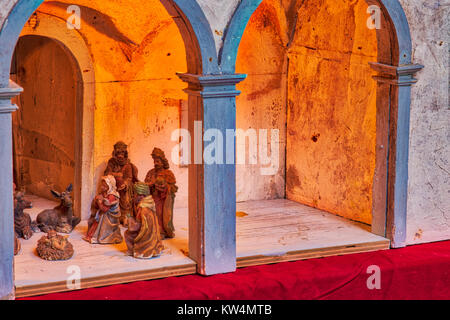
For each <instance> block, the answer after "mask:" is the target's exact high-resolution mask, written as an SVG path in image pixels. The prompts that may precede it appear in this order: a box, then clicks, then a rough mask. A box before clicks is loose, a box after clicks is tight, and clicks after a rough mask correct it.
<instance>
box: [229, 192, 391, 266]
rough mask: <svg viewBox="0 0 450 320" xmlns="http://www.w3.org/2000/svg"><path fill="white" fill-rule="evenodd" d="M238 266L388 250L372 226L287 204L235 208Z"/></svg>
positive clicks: (249, 204)
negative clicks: (374, 232)
mask: <svg viewBox="0 0 450 320" xmlns="http://www.w3.org/2000/svg"><path fill="white" fill-rule="evenodd" d="M237 210H238V211H240V212H245V213H246V214H248V215H247V216H244V217H237V224H236V226H237V239H236V249H237V265H238V267H245V266H250V265H259V264H269V263H275V262H283V261H295V260H302V259H311V258H318V257H326V256H332V255H341V254H349V253H356V252H368V251H374V250H385V249H389V240H388V239H385V238H383V237H380V236H377V235H374V234H372V233H371V232H370V226H367V225H364V224H362V223H358V222H353V221H350V220H347V219H345V218H341V217H338V216H336V215H334V214H331V213H328V212H325V211H321V210H318V209H314V208H311V207H308V206H305V205H302V204H299V203H296V202H293V201H290V200H285V199H280V200H264V201H249V202H243V203H238V204H237Z"/></svg>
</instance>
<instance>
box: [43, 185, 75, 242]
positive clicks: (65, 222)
mask: <svg viewBox="0 0 450 320" xmlns="http://www.w3.org/2000/svg"><path fill="white" fill-rule="evenodd" d="M72 190H73V187H72V184H70V185H69V186H68V187H67V189H66V191H64V192H62V193H59V192H56V191H54V190H51V192H52V195H53V196H54V197H55V198H57V199H59V200H60V204H59V206H57V207H55V208H54V209H48V210H44V211H42V212H41V213H39V214H38V216H37V219H36V223H37V226H38V227H39V229H41V231H42V232H45V233H48V232H49V231H50V230H55V231H56V232H60V233H71V232H72V230H73V229H74V228H75V227H76V226H77V225H78V224H79V223H80V220H81V219H80V218H78V217H75V216H74V215H73V201H72V197H71V196H70V193H71V192H72Z"/></svg>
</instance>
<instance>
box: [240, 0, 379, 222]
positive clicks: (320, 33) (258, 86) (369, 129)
mask: <svg viewBox="0 0 450 320" xmlns="http://www.w3.org/2000/svg"><path fill="white" fill-rule="evenodd" d="M289 8H290V9H289ZM292 8H295V9H292ZM366 10H367V4H366V2H365V1H364V0H360V1H356V2H355V1H354V2H353V4H351V5H350V4H348V3H347V2H345V1H344V2H343V1H335V0H322V1H320V3H318V2H317V1H313V0H306V1H298V3H297V6H292V7H288V6H286V8H284V7H283V6H282V5H280V4H279V1H276V0H265V1H263V4H262V5H261V6H260V7H259V8H258V10H257V11H256V12H255V14H254V15H253V17H252V19H251V21H250V23H249V26H248V27H247V30H246V32H245V34H244V37H243V40H242V44H241V47H240V51H239V58H238V72H248V73H250V76H249V78H248V80H247V81H246V82H244V83H243V84H242V85H241V86H240V89H241V90H243V91H244V94H243V96H242V97H240V98H239V99H238V126H239V122H240V123H245V121H246V120H245V119H252V120H250V122H251V125H252V126H253V127H255V128H271V127H278V128H280V130H281V131H280V132H284V125H285V121H287V132H286V134H287V138H286V141H287V153H286V157H287V159H286V195H287V198H288V199H291V200H294V201H298V202H300V203H304V204H307V205H311V206H314V207H317V208H320V209H323V210H326V211H329V212H333V213H336V214H339V215H342V216H344V217H347V218H350V219H354V220H357V221H361V222H365V223H369V224H370V223H371V219H372V214H371V211H372V180H373V174H374V168H375V137H376V127H375V125H376V122H375V120H376V96H375V93H376V83H375V81H373V79H372V74H373V73H372V71H371V69H370V67H369V65H368V63H369V62H371V61H376V56H377V40H376V33H375V31H374V30H369V29H368V28H367V25H366V21H367V18H368V14H367V13H366ZM296 13H298V19H297V21H296V23H295V19H294V18H295V14H296ZM292 28H295V33H293V32H292ZM289 37H291V38H289ZM288 43H290V45H289V46H288ZM286 52H287V57H288V58H289V64H288V65H287V62H285V60H284V59H286V58H287V57H286V56H285V53H286ZM286 85H287V88H286ZM286 95H287V98H286ZM286 101H287V103H286ZM286 104H287V106H286ZM286 108H287V109H286ZM285 113H287V120H286V118H285ZM238 174H239V173H238ZM238 179H239V178H238Z"/></svg>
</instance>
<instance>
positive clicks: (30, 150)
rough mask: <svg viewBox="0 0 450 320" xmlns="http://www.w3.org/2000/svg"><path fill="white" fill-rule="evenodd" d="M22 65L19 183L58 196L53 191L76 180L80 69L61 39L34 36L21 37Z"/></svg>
mask: <svg viewBox="0 0 450 320" xmlns="http://www.w3.org/2000/svg"><path fill="white" fill-rule="evenodd" d="M16 69H17V70H16V81H17V83H18V84H19V85H20V86H22V87H23V88H24V93H23V94H22V95H21V96H20V98H19V99H18V104H19V106H20V109H19V111H18V112H17V113H14V114H13V134H14V155H15V159H14V169H15V170H14V171H15V178H16V183H17V184H18V186H19V188H22V187H26V190H27V191H29V192H32V193H34V194H36V195H39V196H42V197H45V198H49V199H53V198H52V196H51V193H50V189H57V190H63V189H65V188H66V187H67V185H68V184H69V183H73V179H74V168H75V132H76V129H75V121H76V112H77V90H79V88H78V87H77V86H76V85H74V83H76V82H77V77H76V74H77V70H76V69H75V65H74V64H73V61H72V59H71V58H70V56H68V55H67V53H66V52H65V51H64V49H63V48H62V47H61V46H60V45H59V44H58V43H57V42H55V41H52V40H51V39H48V38H42V37H34V36H31V37H30V36H27V37H24V38H22V39H20V41H19V43H18V45H17V49H16Z"/></svg>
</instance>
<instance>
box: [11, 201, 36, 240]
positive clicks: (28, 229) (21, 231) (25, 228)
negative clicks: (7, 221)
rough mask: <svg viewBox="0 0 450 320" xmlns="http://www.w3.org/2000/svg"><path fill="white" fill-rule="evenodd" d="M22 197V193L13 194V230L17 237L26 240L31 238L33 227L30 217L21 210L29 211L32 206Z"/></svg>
mask: <svg viewBox="0 0 450 320" xmlns="http://www.w3.org/2000/svg"><path fill="white" fill-rule="evenodd" d="M24 196H25V195H24V194H23V192H15V193H14V230H15V232H16V234H17V237H19V238H24V239H25V240H28V239H30V238H31V237H32V236H33V229H32V228H33V226H32V223H31V217H30V215H29V214H28V213H25V212H23V210H25V209H30V208H32V207H33V205H32V203H31V202H30V201H27V200H25V197H24Z"/></svg>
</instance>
